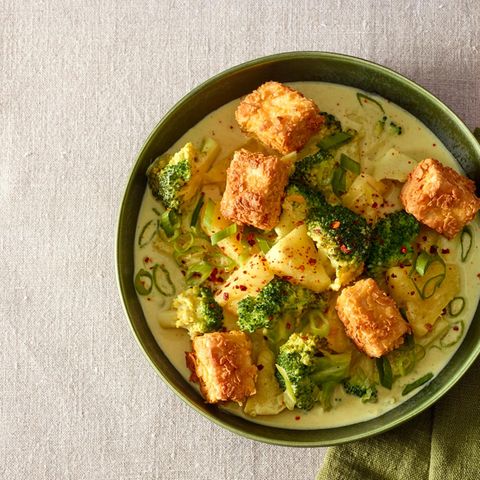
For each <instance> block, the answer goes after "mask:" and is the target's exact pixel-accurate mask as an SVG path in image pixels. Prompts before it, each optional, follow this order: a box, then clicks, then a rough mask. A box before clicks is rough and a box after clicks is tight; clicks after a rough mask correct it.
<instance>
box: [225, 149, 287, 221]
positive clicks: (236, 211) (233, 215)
mask: <svg viewBox="0 0 480 480" xmlns="http://www.w3.org/2000/svg"><path fill="white" fill-rule="evenodd" d="M288 173H289V166H288V165H287V164H286V163H284V162H282V161H281V160H280V159H279V158H278V157H273V156H266V155H263V154H261V153H252V152H249V151H248V150H244V149H242V150H239V151H236V152H235V154H234V155H233V159H232V162H231V163H230V166H229V167H228V170H227V185H226V187H225V192H224V194H223V197H222V201H221V204H220V209H221V212H222V215H223V216H224V217H225V218H228V219H229V220H231V221H233V222H235V223H237V224H244V225H253V226H254V227H257V228H260V229H262V230H271V229H272V228H273V227H274V226H275V225H276V224H277V223H278V219H279V217H280V211H281V201H282V196H283V191H284V189H285V185H286V184H287V181H288Z"/></svg>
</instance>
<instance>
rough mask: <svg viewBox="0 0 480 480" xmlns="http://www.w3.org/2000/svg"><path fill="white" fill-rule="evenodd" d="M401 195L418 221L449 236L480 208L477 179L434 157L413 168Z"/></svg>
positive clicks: (405, 204)
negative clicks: (474, 180)
mask: <svg viewBox="0 0 480 480" xmlns="http://www.w3.org/2000/svg"><path fill="white" fill-rule="evenodd" d="M400 199H401V201H402V203H403V206H404V207H405V210H406V211H407V212H409V213H411V214H412V215H414V216H415V218H416V219H417V220H418V221H420V222H422V223H424V224H425V225H427V226H428V227H430V228H432V229H433V230H436V231H437V232H438V233H440V234H441V235H443V236H445V237H446V238H449V239H452V238H453V237H455V235H457V234H458V232H460V231H461V230H462V228H463V227H464V226H465V225H466V224H467V223H469V222H471V221H472V220H473V218H474V217H475V215H476V213H477V212H478V210H479V209H480V199H479V198H478V197H476V195H475V183H474V182H473V181H472V180H470V179H469V178H467V177H464V176H463V175H460V174H459V173H458V172H456V171H455V170H453V169H452V168H450V167H446V166H444V165H442V164H441V163H440V162H439V161H438V160H435V159H433V158H426V159H425V160H423V161H422V162H420V163H419V164H418V166H417V167H416V168H415V169H414V170H413V171H412V172H410V174H409V175H408V179H407V182H406V183H405V185H404V186H403V188H402V192H401V194H400Z"/></svg>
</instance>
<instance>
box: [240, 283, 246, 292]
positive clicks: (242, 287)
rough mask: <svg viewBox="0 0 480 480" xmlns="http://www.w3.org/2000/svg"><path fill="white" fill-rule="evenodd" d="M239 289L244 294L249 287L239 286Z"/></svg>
mask: <svg viewBox="0 0 480 480" xmlns="http://www.w3.org/2000/svg"><path fill="white" fill-rule="evenodd" d="M238 288H239V289H240V290H241V291H242V292H244V291H245V290H246V289H247V287H246V286H245V285H239V286H238Z"/></svg>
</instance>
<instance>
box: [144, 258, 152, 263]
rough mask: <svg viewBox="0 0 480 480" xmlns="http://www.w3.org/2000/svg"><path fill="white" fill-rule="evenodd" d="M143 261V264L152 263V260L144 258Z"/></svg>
mask: <svg viewBox="0 0 480 480" xmlns="http://www.w3.org/2000/svg"><path fill="white" fill-rule="evenodd" d="M143 261H144V262H145V263H150V262H151V261H152V259H151V258H150V257H145V258H144V259H143Z"/></svg>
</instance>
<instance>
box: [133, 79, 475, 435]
mask: <svg viewBox="0 0 480 480" xmlns="http://www.w3.org/2000/svg"><path fill="white" fill-rule="evenodd" d="M289 85H291V86H292V87H294V88H296V89H297V90H299V91H301V92H302V93H303V94H305V95H306V96H307V97H309V98H311V99H312V100H314V101H315V103H316V104H317V105H318V106H319V108H320V110H321V111H326V112H329V113H331V114H333V115H335V116H336V117H337V118H338V119H339V120H340V121H341V122H342V126H343V128H354V129H356V128H358V119H359V118H360V117H362V116H363V117H365V116H369V115H370V116H371V118H372V121H374V119H376V118H377V117H378V115H379V114H378V110H377V111H375V107H374V106H372V105H367V106H365V107H364V108H362V107H361V106H360V104H359V102H358V100H357V96H356V95H357V92H358V90H357V89H354V88H351V87H346V86H342V85H334V84H329V83H321V82H295V83H291V84H289ZM369 96H371V97H372V98H376V99H377V100H378V101H380V102H381V103H382V105H383V107H384V109H385V113H386V115H387V116H388V117H389V119H392V120H393V121H394V122H395V123H397V124H398V125H401V126H402V129H403V131H402V135H394V136H390V137H389V138H388V139H387V141H386V142H384V143H383V144H380V145H375V146H374V148H372V147H371V145H368V144H365V145H364V146H363V147H364V148H362V157H361V164H362V171H365V170H366V171H367V172H368V171H369V169H370V168H371V166H372V165H373V163H374V161H375V159H377V158H379V157H380V156H381V155H382V154H384V153H385V152H387V151H388V150H389V149H391V148H396V149H397V150H399V151H400V152H401V153H403V154H405V155H408V156H409V157H411V158H413V159H414V160H416V161H421V160H422V159H424V158H427V157H432V158H436V159H437V160H439V161H440V162H442V163H443V164H445V165H448V166H451V167H452V168H454V169H456V170H457V171H459V172H462V170H461V168H460V166H459V165H458V163H457V162H456V161H455V159H454V158H453V157H452V155H451V154H450V153H449V152H448V150H447V149H446V148H445V147H444V145H443V144H442V143H441V142H440V140H439V139H438V138H437V137H436V136H435V135H434V134H433V133H432V132H431V131H430V130H429V129H428V128H427V127H425V125H423V123H421V122H420V121H419V120H417V119H416V118H415V117H413V116H412V115H410V114H409V113H408V112H406V111H405V110H403V109H402V108H400V107H398V106H397V105H395V104H392V103H390V102H388V101H387V100H384V99H382V98H380V97H374V96H373V95H370V94H369ZM238 103H239V100H234V101H232V102H230V103H228V104H226V105H224V106H222V107H221V108H219V109H218V110H216V111H214V112H212V113H211V114H209V115H208V116H206V117H205V118H204V119H203V120H201V121H200V122H199V123H198V124H197V125H195V126H194V127H193V128H192V129H190V130H189V131H188V132H186V133H185V134H184V135H183V136H182V137H181V138H180V139H179V140H178V141H177V142H176V143H175V144H174V145H172V147H171V148H170V149H169V152H175V151H177V150H179V149H180V148H181V147H182V146H183V145H184V144H185V143H186V142H189V141H191V142H192V143H194V144H199V143H200V142H201V140H202V139H203V138H205V137H212V138H214V139H215V140H217V142H218V143H219V144H220V146H221V152H220V154H219V156H218V157H217V158H218V159H222V158H224V157H225V156H226V155H228V154H229V153H230V152H232V151H233V150H235V149H237V148H239V147H241V146H242V145H243V144H244V143H245V142H246V140H247V138H246V137H245V136H244V135H243V134H242V133H241V132H240V129H239V127H238V125H237V123H236V121H235V118H234V111H235V109H236V107H237V105H238ZM152 208H157V209H161V204H160V203H159V202H158V201H156V200H155V199H154V198H153V197H152V195H151V193H150V190H149V189H148V188H146V190H145V195H144V199H143V202H142V205H141V208H140V213H139V217H138V222H137V231H136V238H137V239H138V236H139V234H140V231H141V228H142V227H143V225H145V224H146V222H148V221H149V220H151V219H154V218H156V215H155V213H154V212H153V211H152ZM471 229H472V232H473V247H472V249H471V251H470V254H469V256H468V259H467V262H465V263H461V261H460V248H459V239H458V238H456V239H454V240H452V241H448V240H446V239H444V238H443V237H441V238H442V240H441V245H439V246H440V247H441V248H448V249H449V251H450V253H449V254H447V255H445V256H444V258H445V260H446V261H447V262H449V263H456V264H457V265H459V266H460V269H461V292H460V293H459V295H461V296H463V297H464V298H465V299H466V305H465V309H464V310H463V313H462V314H461V316H460V317H459V319H462V320H463V321H464V322H465V330H464V335H468V326H469V324H470V322H471V319H472V317H473V315H474V313H475V310H476V308H477V304H478V300H479V295H480V288H479V286H480V280H479V277H478V276H477V274H478V273H480V248H479V245H478V243H477V239H479V238H480V237H479V221H478V218H477V219H476V220H475V221H474V222H473V223H472V224H471ZM135 245H136V246H135V252H134V255H135V271H136V272H137V271H138V270H139V269H140V268H144V267H145V263H144V261H145V258H149V259H150V265H152V264H154V263H164V264H165V265H166V266H167V268H168V269H169V271H170V274H171V277H172V281H173V283H174V284H175V286H176V287H177V292H180V291H181V290H183V289H184V288H186V286H185V283H184V280H183V277H182V275H181V273H180V271H179V269H178V267H177V266H176V263H175V261H174V260H173V259H172V258H171V257H170V256H169V255H168V254H164V253H160V252H159V251H157V250H155V249H154V248H153V246H152V244H151V243H150V244H149V245H147V246H145V247H144V248H139V247H138V243H137V242H136V244H135ZM147 267H148V265H147ZM139 300H140V302H141V305H142V308H143V311H144V314H145V317H146V319H147V322H148V325H149V327H150V329H151V331H152V333H153V335H154V337H155V339H156V341H157V342H158V344H159V346H160V348H161V349H162V350H163V351H164V353H165V354H166V355H167V357H168V358H169V360H170V361H171V362H172V364H173V365H174V366H175V367H176V369H177V370H178V371H179V374H181V375H182V376H183V377H184V378H185V379H188V377H189V376H190V372H189V370H188V369H187V367H186V365H185V351H190V350H191V347H190V339H189V337H188V335H187V333H186V331H184V330H182V329H171V328H168V329H167V328H162V326H161V323H163V324H165V323H171V321H170V322H169V319H171V318H173V317H174V312H172V311H171V309H170V308H171V300H172V299H171V298H167V299H165V298H161V297H159V296H158V295H157V296H155V295H153V294H152V295H148V296H140V295H139ZM162 319H163V322H162ZM460 343H461V342H458V343H456V344H455V345H454V346H452V347H449V348H445V349H443V350H438V349H430V350H427V353H426V355H425V357H424V358H423V359H422V360H421V361H419V362H418V364H417V365H416V367H415V369H414V370H413V371H412V372H411V373H410V374H408V375H406V376H404V377H401V378H400V379H398V380H396V381H395V383H394V385H393V388H392V390H386V389H384V388H383V387H381V386H380V387H378V401H377V402H376V403H362V402H361V401H360V399H358V398H357V397H354V396H351V395H346V394H344V393H343V392H342V391H341V388H339V389H338V392H337V393H338V395H336V396H335V398H336V401H335V404H334V408H332V409H331V410H330V411H328V412H324V411H323V410H322V408H321V407H320V406H316V407H315V408H314V409H313V410H311V411H309V412H304V411H301V410H297V409H295V410H294V411H288V410H285V411H283V412H282V413H280V414H278V415H274V416H261V417H260V416H257V417H249V416H246V415H244V414H243V413H242V411H241V409H240V408H239V407H238V406H236V405H227V406H222V407H221V408H225V409H227V410H229V411H231V412H232V413H234V414H236V415H240V416H244V417H245V418H248V419H249V420H250V421H252V422H256V423H260V424H265V425H270V426H275V427H283V428H291V429H318V428H331V427H338V426H342V425H348V424H353V423H358V422H362V421H366V420H369V419H371V418H374V417H378V416H380V415H382V414H383V413H385V412H387V411H388V410H391V409H392V408H395V407H396V406H398V405H399V404H400V403H401V402H403V401H405V400H407V399H408V398H410V397H411V396H413V395H415V394H416V393H418V391H419V390H420V389H417V390H415V391H413V392H412V393H411V394H409V395H407V396H402V395H401V391H402V389H403V387H404V386H405V385H406V384H408V383H411V382H412V381H414V380H416V379H418V378H419V377H421V376H423V375H424V374H426V373H428V372H433V373H434V374H435V375H436V374H438V372H439V371H440V370H441V369H442V368H443V367H444V366H445V364H446V363H447V362H448V360H449V359H450V358H451V356H452V355H453V354H454V352H455V350H456V349H457V348H458V346H459V345H460ZM191 385H192V388H197V387H196V385H195V384H191Z"/></svg>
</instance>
